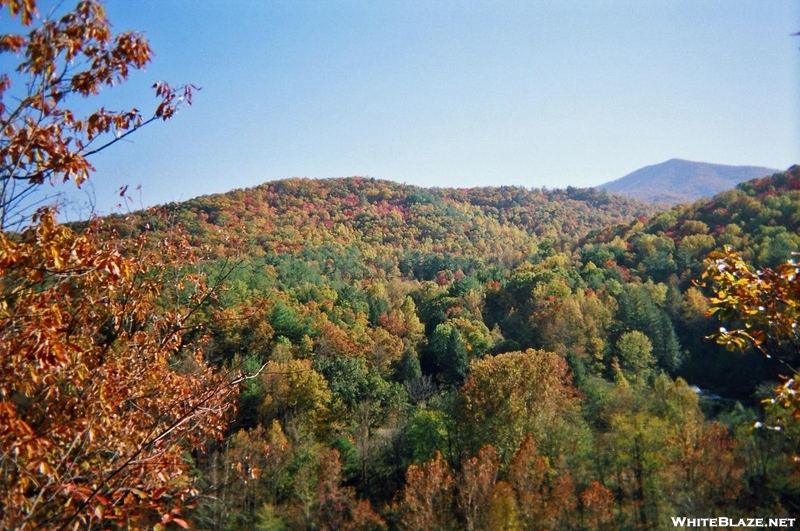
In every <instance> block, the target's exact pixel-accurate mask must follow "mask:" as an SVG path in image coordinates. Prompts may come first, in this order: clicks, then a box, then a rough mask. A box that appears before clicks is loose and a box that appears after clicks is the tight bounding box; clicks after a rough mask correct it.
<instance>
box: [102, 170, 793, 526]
mask: <svg viewBox="0 0 800 531" xmlns="http://www.w3.org/2000/svg"><path fill="white" fill-rule="evenodd" d="M168 210H169V211H170V213H171V214H170V217H169V219H171V220H172V221H171V223H172V224H175V223H178V224H182V225H184V226H185V228H186V229H187V231H188V232H189V234H190V238H194V241H195V244H200V243H203V244H209V245H210V246H211V248H212V256H215V255H216V256H218V257H219V258H217V259H213V260H211V261H209V262H208V263H207V264H206V268H207V271H208V272H209V273H210V274H211V275H212V276H213V275H214V271H215V268H218V269H220V270H222V268H223V265H222V264H230V263H231V260H237V265H236V267H235V268H234V269H233V271H232V272H231V273H230V275H229V276H228V277H227V279H226V286H227V289H226V291H224V292H223V293H222V295H221V297H220V298H219V299H218V300H217V301H216V302H215V303H213V304H211V305H207V306H206V307H204V308H203V317H202V318H201V319H202V320H203V321H204V322H205V323H206V326H207V328H208V330H210V331H211V333H212V339H211V341H210V342H209V343H208V344H207V345H206V347H205V353H206V356H207V358H208V359H210V360H212V361H213V362H214V363H215V364H218V365H220V366H228V367H230V366H242V367H245V368H249V369H251V370H255V369H257V368H258V367H260V366H262V365H263V364H266V369H265V370H264V372H262V373H261V375H260V376H259V377H258V378H257V379H254V380H252V381H249V382H247V383H246V384H244V386H243V387H242V392H241V395H240V397H239V399H238V402H237V413H236V416H235V418H234V421H233V423H232V425H231V428H230V430H229V433H228V435H227V437H226V439H225V440H224V441H223V442H222V443H220V444H218V445H215V446H213V447H212V448H211V450H210V451H209V452H207V453H198V454H197V455H196V456H195V459H196V466H197V473H198V477H199V478H200V482H201V484H202V485H203V488H204V489H205V490H207V491H209V492H213V493H214V496H215V501H213V502H210V501H209V502H208V503H201V504H200V505H199V506H198V508H197V509H196V510H195V512H194V513H193V518H194V522H195V525H197V526H198V527H200V528H208V529H212V528H220V527H227V528H232V529H233V528H242V529H244V528H250V527H252V526H256V527H258V528H263V529H282V528H286V529H301V528H308V529H316V528H319V529H335V528H348V529H383V528H391V529H394V528H402V529H540V528H541V529H576V528H580V529H584V528H585V529H595V528H609V529H617V528H619V529H650V528H667V527H669V526H670V525H671V524H669V517H670V516H673V515H696V516H701V515H712V514H720V515H733V516H735V515H745V516H746V515H754V514H759V515H764V516H769V515H773V516H774V515H775V514H783V515H788V514H796V513H797V511H798V510H800V505H799V503H800V498H799V497H798V495H800V490H798V489H800V483H798V481H797V470H796V465H795V464H791V463H790V459H791V456H792V455H793V452H794V451H795V450H796V448H797V431H796V429H795V428H794V427H790V428H791V429H787V428H784V431H782V432H767V431H765V430H763V429H762V430H756V429H753V425H754V422H756V421H760V422H769V418H770V417H769V413H767V414H766V417H765V412H764V411H763V410H762V408H761V405H760V404H759V400H760V398H763V397H764V396H769V395H770V394H771V389H772V387H773V386H774V385H775V384H776V382H778V381H779V375H780V374H782V373H783V372H785V371H784V370H783V366H782V365H781V364H779V363H778V362H776V361H775V360H776V359H778V358H781V359H783V360H787V359H789V360H792V358H793V356H794V355H795V353H794V352H793V351H791V352H781V355H780V356H778V355H776V356H775V358H774V359H772V360H770V359H767V358H766V357H765V356H763V355H762V354H760V353H758V352H753V351H750V352H747V353H745V354H736V353H731V352H728V351H726V350H725V348H724V347H722V346H720V345H717V344H716V343H714V342H713V341H709V340H707V339H705V338H706V336H708V335H710V334H713V333H715V332H716V331H717V330H718V329H719V327H720V326H721V325H723V326H729V327H732V326H735V322H733V321H731V322H722V323H721V322H720V321H718V320H717V318H716V317H715V316H709V315H708V310H709V308H710V306H711V305H710V299H709V298H710V296H711V293H710V291H709V290H708V288H703V287H702V286H700V285H699V284H698V282H699V280H700V278H701V275H702V273H703V271H704V269H705V267H706V266H704V260H705V259H706V257H707V256H708V255H709V253H710V252H712V251H714V250H719V249H722V248H723V246H726V245H727V246H730V247H731V248H732V249H734V250H737V251H740V253H741V255H742V256H743V257H744V258H745V259H746V260H747V261H749V262H750V263H752V264H755V265H758V266H765V267H774V266H777V265H779V264H781V263H784V262H785V261H786V260H788V259H790V258H791V256H792V253H793V252H795V251H797V250H798V248H800V235H798V232H797V229H798V222H799V221H800V169H798V168H797V167H795V168H792V169H791V170H790V171H789V172H787V173H785V174H784V173H780V174H776V175H774V176H772V177H769V178H765V179H760V180H756V181H751V182H748V183H744V184H742V185H740V186H739V187H738V188H737V189H735V190H732V191H729V192H725V193H723V194H720V195H718V196H716V197H715V198H714V199H712V200H705V201H700V202H698V203H695V204H694V205H682V206H678V207H675V208H673V209H671V210H668V211H661V212H654V211H652V210H649V209H647V208H646V207H643V206H642V205H640V204H637V203H635V202H631V201H629V200H625V199H621V198H619V197H614V196H610V195H607V194H606V193H603V192H596V191H591V190H578V189H568V190H566V191H561V190H554V191H553V190H550V191H542V190H525V189H522V188H510V187H506V188H485V189H471V190H446V189H421V188H415V187H407V186H401V185H398V184H393V183H388V182H382V181H376V180H373V179H363V178H351V179H334V180H323V181H313V180H305V179H293V180H288V181H278V182H273V183H267V184H264V185H262V186H260V187H257V188H254V189H250V190H242V191H235V192H231V193H229V194H223V195H219V196H212V197H204V198H199V199H196V200H192V201H188V202H185V203H181V204H175V205H171V206H169V207H168ZM116 223H119V224H121V225H120V227H123V226H125V223H130V219H129V220H127V221H124V220H122V219H119V220H117V221H116ZM139 227H140V229H144V228H145V227H148V229H147V230H156V234H158V231H159V230H162V228H159V227H158V222H154V223H153V224H151V225H147V224H144V223H140V224H139ZM223 257H224V258H223ZM776 348H782V347H776Z"/></svg>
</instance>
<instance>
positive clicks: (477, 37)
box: [67, 0, 800, 212]
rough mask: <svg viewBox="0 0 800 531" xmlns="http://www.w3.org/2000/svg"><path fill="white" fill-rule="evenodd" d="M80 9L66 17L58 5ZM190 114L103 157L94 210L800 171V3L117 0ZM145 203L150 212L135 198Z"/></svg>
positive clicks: (137, 92)
mask: <svg viewBox="0 0 800 531" xmlns="http://www.w3.org/2000/svg"><path fill="white" fill-rule="evenodd" d="M67 3H69V2H67ZM107 11H108V15H109V18H110V20H111V22H112V23H113V24H114V26H115V29H117V30H127V29H138V30H141V31H143V32H144V33H145V34H146V35H147V37H148V38H149V40H150V44H151V46H152V47H153V49H154V50H155V53H156V57H155V60H154V62H153V63H152V64H151V65H150V66H149V67H148V69H147V71H146V72H144V73H137V74H135V75H134V76H133V79H132V81H131V82H130V83H129V84H128V85H126V86H123V87H120V88H115V89H113V90H112V91H110V92H109V93H108V94H105V95H104V96H105V97H107V98H108V99H107V100H106V101H107V102H111V103H110V105H111V107H116V108H119V109H121V108H123V107H124V106H126V105H127V106H131V105H135V106H137V107H138V108H140V109H142V110H145V109H149V108H150V107H151V106H152V104H153V102H154V100H153V99H152V97H151V92H150V90H149V86H150V85H151V84H152V83H153V81H155V80H156V79H165V80H167V81H169V82H171V83H174V84H179V83H193V84H195V85H198V86H200V87H202V90H201V91H199V92H198V93H196V95H195V101H194V105H193V106H192V107H191V108H188V109H186V110H184V111H182V112H181V113H180V115H179V116H178V117H176V118H175V119H174V120H172V121H170V122H167V123H166V124H157V125H152V126H150V127H148V128H147V129H145V130H143V131H141V132H140V133H137V135H135V136H134V137H133V139H132V142H129V143H125V144H124V145H118V146H115V147H114V148H113V149H111V150H109V151H107V152H106V153H103V154H101V155H99V156H98V157H97V158H95V159H94V163H95V164H96V166H97V168H98V172H97V174H96V175H95V176H94V177H93V182H94V194H95V196H96V200H97V204H98V208H99V209H100V210H101V211H103V212H108V211H111V210H113V206H112V205H113V204H114V203H115V202H117V201H118V200H119V198H118V197H115V195H114V191H115V190H116V189H118V188H119V187H120V186H121V185H122V184H128V185H130V188H131V189H134V188H135V187H136V186H137V185H141V186H142V192H141V202H142V204H144V205H149V204H159V203H165V202H169V201H180V200H186V199H189V198H191V197H195V196H197V195H202V194H208V193H215V192H224V191H227V190H230V189H233V188H244V187H249V186H254V185H257V184H260V183H262V182H265V181H268V180H275V179H282V178H288V177H295V176H299V177H315V178H324V177H340V176H352V175H362V176H369V177H375V178H378V179H390V180H393V181H398V182H405V183H409V184H416V185H422V186H446V187H450V186H455V187H470V186H483V185H501V184H514V185H523V186H526V187H542V186H546V187H549V188H556V187H565V186H567V185H572V186H594V185H598V184H601V183H603V182H606V181H609V180H613V179H617V178H619V177H621V176H623V175H625V174H627V173H629V172H631V171H633V170H636V169H638V168H640V167H642V166H646V165H650V164H655V163H659V162H663V161H665V160H667V159H670V158H684V159H689V160H696V161H704V162H713V163H720V164H747V165H760V166H768V167H774V168H779V169H785V168H787V167H788V166H790V165H792V164H794V163H797V162H800V50H799V49H798V48H800V37H791V36H790V34H792V33H795V32H797V31H800V2H798V1H796V0H702V1H700V0H691V1H689V0H687V1H681V0H647V1H641V0H629V1H622V0H582V1H570V0H566V1H564V0H550V1H537V0H528V1H503V0H492V1H489V0H486V1H480V0H471V1H458V2H457V1H445V0H421V1H415V0H403V1H399V0H392V1H389V0H361V1H338V0H316V1H303V0H285V1H283V0H282V1H277V0H276V1H272V0H243V1H229V2H226V1H223V2H220V1H218V0H215V1H210V0H194V1H189V0H159V1H156V0H136V1H131V0H108V1H107ZM135 201H136V205H135V206H139V201H140V198H139V196H138V195H136V196H135Z"/></svg>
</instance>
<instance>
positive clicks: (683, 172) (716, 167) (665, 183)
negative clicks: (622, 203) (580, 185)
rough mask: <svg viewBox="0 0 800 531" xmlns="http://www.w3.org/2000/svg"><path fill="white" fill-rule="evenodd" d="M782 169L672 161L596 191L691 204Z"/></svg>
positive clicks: (612, 182) (638, 171)
mask: <svg viewBox="0 0 800 531" xmlns="http://www.w3.org/2000/svg"><path fill="white" fill-rule="evenodd" d="M779 171H780V170H776V169H772V168H764V167H761V166H726V165H723V164H711V163H708V162H693V161H689V160H682V159H670V160H668V161H666V162H662V163H661V164H654V165H652V166H645V167H644V168H640V169H638V170H636V171H634V172H631V173H629V174H628V175H626V176H624V177H622V178H620V179H617V180H614V181H610V182H607V183H605V184H601V185H600V186H598V187H597V188H599V189H601V190H606V191H608V192H611V193H615V194H620V195H624V196H627V197H632V198H634V199H638V200H640V201H645V202H648V203H654V204H659V205H677V204H680V203H692V202H694V201H697V200H698V199H702V198H710V197H713V196H714V195H716V194H718V193H720V192H723V191H725V190H729V189H731V188H733V187H735V186H736V185H737V184H739V183H741V182H744V181H749V180H750V179H755V178H758V177H764V176H767V175H772V174H773V173H777V172H779Z"/></svg>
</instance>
